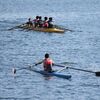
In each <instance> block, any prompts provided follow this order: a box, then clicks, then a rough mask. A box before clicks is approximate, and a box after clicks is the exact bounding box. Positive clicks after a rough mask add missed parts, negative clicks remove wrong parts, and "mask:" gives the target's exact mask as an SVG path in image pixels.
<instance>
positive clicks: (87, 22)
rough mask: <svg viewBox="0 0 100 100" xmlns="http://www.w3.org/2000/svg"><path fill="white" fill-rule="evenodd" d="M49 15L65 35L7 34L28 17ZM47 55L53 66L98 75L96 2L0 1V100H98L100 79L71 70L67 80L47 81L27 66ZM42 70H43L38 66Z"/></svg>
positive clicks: (99, 1)
mask: <svg viewBox="0 0 100 100" xmlns="http://www.w3.org/2000/svg"><path fill="white" fill-rule="evenodd" d="M36 15H41V16H43V17H44V16H52V17H53V19H54V22H55V24H57V25H61V26H63V27H65V28H68V29H72V30H74V31H73V32H65V34H56V33H52V34H51V33H43V32H33V31H27V30H21V29H20V30H18V29H16V30H11V31H7V29H8V28H11V27H14V26H16V25H20V24H22V23H24V22H25V21H27V18H29V17H31V18H34V17H35V16H36ZM46 52H48V53H50V56H51V58H53V60H54V61H55V63H60V62H66V61H67V62H74V63H76V64H71V65H69V66H71V67H75V68H81V69H86V70H92V71H100V0H84V1H82V0H43V1H41V0H0V100H100V78H99V77H96V76H95V75H94V74H91V73H86V72H80V71H75V70H72V69H69V70H65V71H62V72H61V73H62V74H63V73H65V74H71V75H72V78H71V80H66V79H60V78H57V77H52V78H51V79H46V78H45V77H43V76H42V75H40V74H37V73H35V72H32V71H28V70H21V71H18V70H17V73H16V75H15V76H14V75H13V73H12V68H14V67H15V68H23V67H28V65H29V64H33V63H34V62H38V61H40V60H41V59H42V58H43V57H44V54H45V53H46ZM38 67H39V68H42V65H40V66H38Z"/></svg>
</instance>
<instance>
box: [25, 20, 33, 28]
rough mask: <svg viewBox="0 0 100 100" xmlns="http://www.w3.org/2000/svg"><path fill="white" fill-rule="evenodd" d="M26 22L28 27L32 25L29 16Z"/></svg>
mask: <svg viewBox="0 0 100 100" xmlns="http://www.w3.org/2000/svg"><path fill="white" fill-rule="evenodd" d="M26 24H27V25H28V26H29V27H30V26H33V23H32V21H31V18H29V19H28V22H26Z"/></svg>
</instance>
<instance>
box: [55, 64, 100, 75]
mask: <svg viewBox="0 0 100 100" xmlns="http://www.w3.org/2000/svg"><path fill="white" fill-rule="evenodd" d="M55 66H59V67H65V66H63V65H58V64H55ZM66 68H70V69H74V70H79V71H84V72H89V73H94V74H95V75H96V76H100V71H97V72H93V71H90V70H85V69H80V68H74V67H66Z"/></svg>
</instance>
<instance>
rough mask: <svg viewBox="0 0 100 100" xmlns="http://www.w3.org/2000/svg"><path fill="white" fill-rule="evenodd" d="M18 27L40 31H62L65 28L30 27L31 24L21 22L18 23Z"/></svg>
mask: <svg viewBox="0 0 100 100" xmlns="http://www.w3.org/2000/svg"><path fill="white" fill-rule="evenodd" d="M18 28H23V29H28V30H33V31H40V32H50V33H53V32H54V33H64V32H65V30H64V29H60V28H56V27H54V28H39V27H36V28H35V27H32V26H29V25H27V24H23V25H20V26H19V27H18Z"/></svg>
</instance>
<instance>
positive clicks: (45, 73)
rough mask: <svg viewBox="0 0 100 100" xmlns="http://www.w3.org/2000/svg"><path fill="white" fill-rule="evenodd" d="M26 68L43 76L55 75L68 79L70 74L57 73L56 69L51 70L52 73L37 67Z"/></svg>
mask: <svg viewBox="0 0 100 100" xmlns="http://www.w3.org/2000/svg"><path fill="white" fill-rule="evenodd" d="M28 70H30V71H34V72H36V73H39V74H42V75H45V76H47V77H48V76H56V77H59V78H64V79H70V78H71V77H72V76H71V75H69V74H68V75H64V74H61V73H59V72H58V71H53V72H52V73H48V72H45V71H43V70H38V69H35V68H34V69H32V68H29V69H28Z"/></svg>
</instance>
